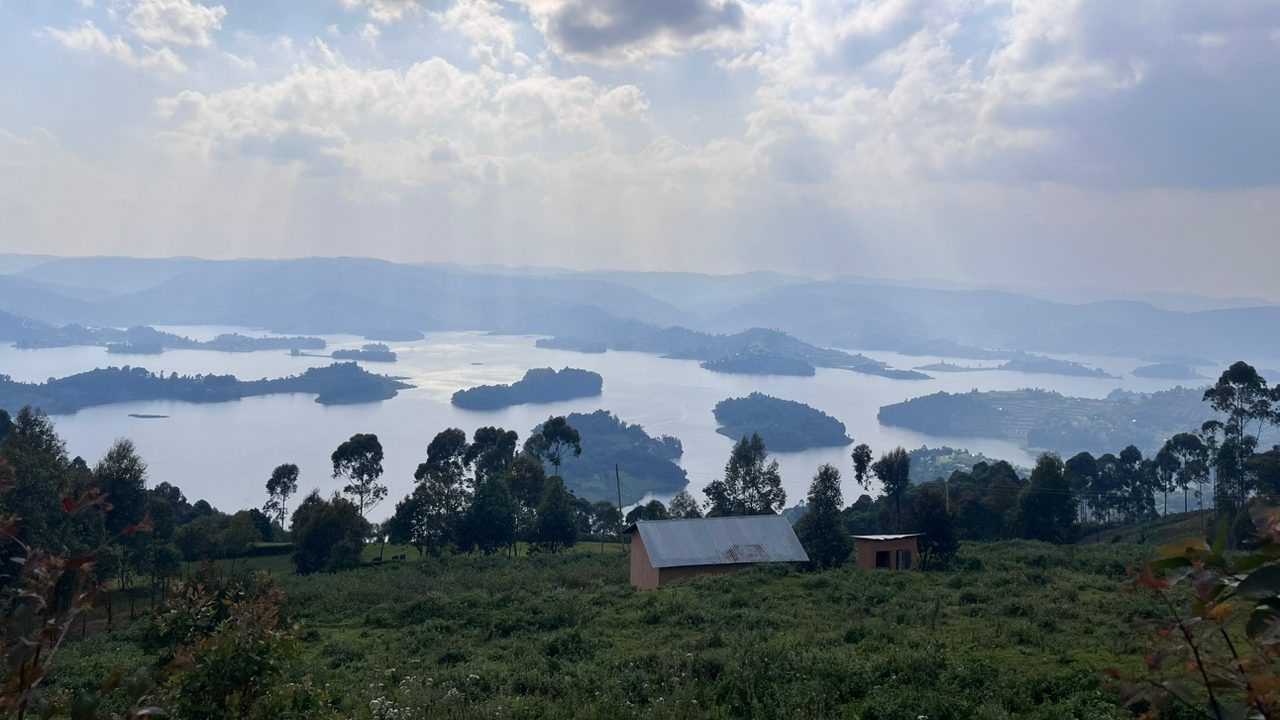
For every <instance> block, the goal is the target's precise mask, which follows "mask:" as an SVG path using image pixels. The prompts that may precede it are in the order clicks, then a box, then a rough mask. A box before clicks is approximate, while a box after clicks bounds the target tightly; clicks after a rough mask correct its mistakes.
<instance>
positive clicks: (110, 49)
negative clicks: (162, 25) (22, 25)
mask: <svg viewBox="0 0 1280 720" xmlns="http://www.w3.org/2000/svg"><path fill="white" fill-rule="evenodd" d="M44 34H45V35H47V36H49V37H51V38H53V39H54V40H56V41H57V42H58V43H60V44H61V45H62V46H63V47H66V48H68V49H70V50H75V51H77V52H85V53H100V54H103V55H106V56H108V57H110V58H112V59H114V60H116V61H118V62H120V63H123V64H124V65H127V66H129V67H132V68H139V69H142V70H147V71H150V72H153V73H156V74H159V75H174V74H178V73H182V72H186V69H187V68H186V65H185V64H183V62H182V60H181V58H179V57H178V56H177V55H175V54H174V53H173V51H172V50H170V49H169V48H167V47H162V48H159V49H156V48H151V47H146V46H143V48H142V51H141V52H137V51H135V50H134V48H133V46H132V45H130V44H129V43H128V42H127V41H126V40H125V39H124V38H122V37H120V36H119V35H112V36H109V37H108V36H107V34H106V33H104V32H103V31H102V30H101V29H99V28H98V26H97V25H94V24H93V22H92V21H89V20H86V21H85V22H84V23H83V24H81V25H80V26H79V27H76V28H68V29H65V30H59V29H57V28H51V27H46V28H45V29H44Z"/></svg>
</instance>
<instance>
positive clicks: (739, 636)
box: [62, 542, 1159, 720]
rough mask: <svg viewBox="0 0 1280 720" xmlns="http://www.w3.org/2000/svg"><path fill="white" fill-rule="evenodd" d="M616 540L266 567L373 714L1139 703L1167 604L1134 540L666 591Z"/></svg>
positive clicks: (100, 662) (340, 677) (88, 667)
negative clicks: (1136, 678)
mask: <svg viewBox="0 0 1280 720" xmlns="http://www.w3.org/2000/svg"><path fill="white" fill-rule="evenodd" d="M599 547H600V546H599V545H594V546H581V547H580V550H579V551H578V552H574V553H569V554H564V555H537V554H534V555H524V556H521V557H518V558H514V559H513V558H478V557H457V556H453V557H445V558H427V559H426V560H424V561H422V562H418V561H416V560H415V559H414V555H413V554H412V551H410V554H409V558H410V560H409V561H408V562H399V563H394V564H387V565H383V566H381V567H366V568H364V569H361V570H357V571H352V572H347V573H342V574H337V575H324V576H312V577H299V576H295V575H291V574H288V573H287V572H286V571H285V568H284V567H283V566H281V565H279V560H280V559H281V558H261V559H258V560H255V561H250V562H249V564H250V565H252V564H253V563H254V562H265V563H269V564H272V569H273V573H272V574H273V577H275V578H276V579H277V581H278V582H279V583H280V584H281V586H282V587H283V588H284V589H285V590H286V592H287V593H288V596H289V598H290V603H291V605H292V608H293V610H294V612H295V613H296V616H297V619H298V620H299V621H300V622H301V623H302V626H303V627H304V632H305V638H306V640H307V642H305V643H304V644H303V645H302V647H300V648H299V652H300V653H301V654H302V660H303V662H304V664H305V665H306V666H307V667H308V668H309V671H310V672H311V673H312V675H313V676H314V677H315V679H316V680H317V681H319V682H321V683H323V684H327V685H328V687H329V688H330V691H331V692H332V694H333V696H334V697H335V698H336V699H337V701H338V702H339V703H340V704H341V706H342V710H343V712H344V713H345V714H346V715H348V716H350V717H355V718H400V719H407V718H435V717H442V718H443V717H449V718H462V717H499V716H501V717H513V718H570V717H574V718H594V717H601V718H603V717H610V718H614V717H659V718H664V717H682V718H683V717H694V718H700V717H705V718H713V717H714V718H725V717H780V716H782V715H788V716H792V717H851V718H864V719H867V720H870V719H872V718H881V719H885V720H896V719H902V720H916V719H917V718H919V717H922V716H923V717H928V718H930V719H931V720H939V719H942V718H992V719H995V718H1015V717H1018V718H1021V717H1029V718H1062V717H1077V718H1113V717H1114V718H1119V717H1131V715H1129V714H1128V713H1126V712H1122V711H1120V710H1119V709H1117V708H1116V707H1115V706H1114V703H1113V702H1112V695H1111V694H1110V692H1109V691H1107V690H1106V689H1104V688H1103V687H1102V686H1101V680H1100V670H1101V669H1102V668H1105V667H1108V666H1112V665H1119V666H1121V667H1125V668H1128V669H1129V670H1133V671H1136V670H1137V669H1138V668H1139V667H1140V666H1141V664H1142V660H1141V658H1142V656H1143V654H1144V653H1145V652H1146V651H1147V650H1148V648H1149V634H1148V633H1147V632H1146V631H1144V630H1143V629H1142V627H1141V622H1138V623H1135V622H1134V621H1135V620H1138V621H1141V620H1142V619H1144V618H1151V617H1155V616H1157V615H1158V613H1159V608H1158V607H1157V605H1156V604H1155V602H1154V600H1153V599H1151V598H1149V597H1147V596H1145V595H1143V594H1141V593H1132V592H1122V591H1121V590H1122V587H1124V586H1125V585H1126V578H1125V571H1124V567H1125V564H1126V563H1128V562H1132V561H1134V560H1137V559H1139V558H1140V557H1141V552H1142V551H1141V550H1140V549H1139V548H1135V547H1133V546H1124V545H1115V544H1103V545H1092V546H1077V547H1053V546H1048V545H1042V544H1038V543H1031V542H1005V543H997V544H990V545H982V546H978V545H969V546H965V548H964V550H963V552H962V555H961V557H960V558H959V560H958V561H957V563H956V566H955V568H954V569H951V570H948V571H942V572H927V573H926V572H919V571H915V572H906V573H886V572H869V571H863V570H858V569H854V568H845V569H842V570H837V571H832V572H826V573H799V572H794V571H789V570H786V569H783V568H768V569H763V568H762V569H753V570H747V571H743V572H739V573H736V574H732V575H729V576H723V577H718V578H710V579H705V580H699V581H693V582H688V583H685V584H682V585H676V586H673V587H670V588H666V589H663V590H658V591H651V592H639V591H635V590H633V589H631V588H630V587H629V586H628V584H627V575H626V566H625V560H624V559H623V557H622V556H621V555H620V554H619V553H616V552H605V553H603V554H602V553H601V552H600V551H599ZM615 547H616V546H615ZM388 553H390V549H388ZM242 567H243V565H242ZM142 637H143V633H142V632H141V630H140V628H139V627H138V625H137V624H135V626H134V628H132V629H125V630H119V631H116V632H114V633H107V634H103V635H99V636H97V637H94V638H90V639H89V640H87V641H84V642H81V643H78V644H76V645H75V646H74V647H72V648H71V649H70V651H69V652H68V653H67V654H66V655H65V656H64V659H63V671H64V674H63V675H62V677H63V678H64V682H65V681H67V680H65V679H66V678H79V679H80V680H79V681H80V682H84V681H85V679H86V678H89V677H92V676H95V675H98V676H100V675H101V674H102V673H103V672H104V671H105V670H107V669H109V668H110V667H111V666H112V665H113V663H116V662H119V661H121V660H123V661H125V662H129V661H133V662H135V663H136V662H138V661H140V660H143V659H145V658H146V656H147V655H146V653H147V651H146V649H145V645H143V644H142Z"/></svg>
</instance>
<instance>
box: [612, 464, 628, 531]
mask: <svg viewBox="0 0 1280 720" xmlns="http://www.w3.org/2000/svg"><path fill="white" fill-rule="evenodd" d="M613 479H614V480H615V481H617V483H618V544H619V545H622V544H623V543H622V528H623V524H622V473H621V471H619V470H618V464H617V463H614V464H613ZM623 549H625V548H623Z"/></svg>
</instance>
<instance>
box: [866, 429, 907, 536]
mask: <svg viewBox="0 0 1280 720" xmlns="http://www.w3.org/2000/svg"><path fill="white" fill-rule="evenodd" d="M871 472H873V473H875V475H876V477H877V478H879V480H880V485H881V487H883V488H884V494H885V495H887V496H888V497H889V498H891V499H892V500H893V513H894V518H895V519H894V529H895V530H899V531H901V530H902V494H903V493H904V492H906V489H907V488H908V487H910V486H911V456H910V455H908V454H907V451H906V450H903V449H902V448H900V447H898V448H894V449H893V450H890V451H889V452H887V453H884V454H883V455H881V456H880V459H879V460H877V461H876V462H875V464H874V465H872V466H871Z"/></svg>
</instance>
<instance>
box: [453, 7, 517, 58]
mask: <svg viewBox="0 0 1280 720" xmlns="http://www.w3.org/2000/svg"><path fill="white" fill-rule="evenodd" d="M435 17H436V20H437V21H438V22H439V23H440V26H441V27H443V28H444V29H446V30H451V31H454V32H456V33H458V34H459V35H462V36H463V37H465V38H467V39H468V40H470V41H471V43H472V45H471V50H470V53H469V54H470V55H471V57H473V58H475V59H476V60H478V61H479V62H481V63H484V64H486V65H496V64H498V63H499V62H511V63H514V64H516V65H527V64H528V63H529V58H528V56H527V55H525V54H524V53H522V52H520V51H518V50H517V49H516V24H515V23H514V22H512V21H511V20H509V19H507V18H506V17H504V16H503V14H502V6H501V5H499V4H498V3H496V2H494V1H493V0H457V2H455V3H454V4H453V5H452V6H451V7H450V8H449V9H448V10H447V11H445V12H442V13H435Z"/></svg>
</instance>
